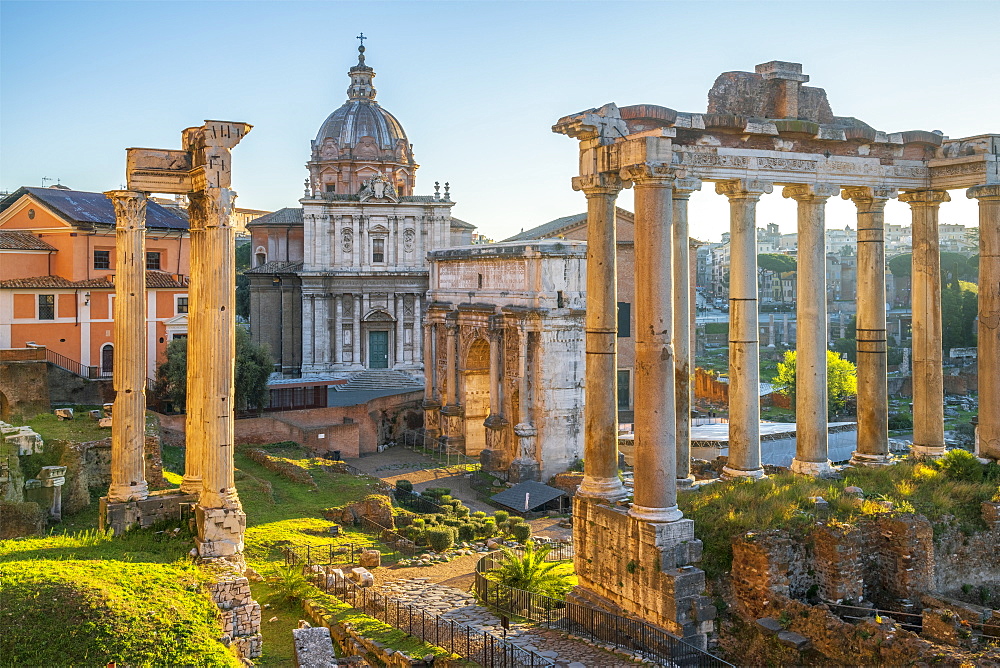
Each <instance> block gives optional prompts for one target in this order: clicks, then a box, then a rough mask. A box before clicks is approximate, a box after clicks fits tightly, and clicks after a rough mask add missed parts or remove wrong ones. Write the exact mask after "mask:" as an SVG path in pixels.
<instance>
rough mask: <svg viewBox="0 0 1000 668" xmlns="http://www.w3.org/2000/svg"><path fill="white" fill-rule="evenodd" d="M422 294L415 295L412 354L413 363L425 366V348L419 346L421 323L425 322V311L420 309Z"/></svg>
mask: <svg viewBox="0 0 1000 668" xmlns="http://www.w3.org/2000/svg"><path fill="white" fill-rule="evenodd" d="M421 297H422V295H421V293H419V292H418V293H416V294H415V295H413V344H412V346H411V348H412V350H411V352H410V357H411V361H412V362H413V363H414V364H423V361H424V354H423V347H421V346H420V345H418V344H417V336H418V332H420V331H421V329H420V328H421V323H422V322H423V321H424V316H423V311H422V310H421V307H420V299H421Z"/></svg>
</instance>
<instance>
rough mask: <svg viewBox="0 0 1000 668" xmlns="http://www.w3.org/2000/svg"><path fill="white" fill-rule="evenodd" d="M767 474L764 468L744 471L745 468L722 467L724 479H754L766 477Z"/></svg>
mask: <svg viewBox="0 0 1000 668" xmlns="http://www.w3.org/2000/svg"><path fill="white" fill-rule="evenodd" d="M766 477H767V474H766V473H764V469H762V468H761V469H753V470H750V471H744V470H743V469H731V468H729V467H728V466H723V467H722V479H723V480H741V479H743V478H751V479H753V480H761V479H762V478H766Z"/></svg>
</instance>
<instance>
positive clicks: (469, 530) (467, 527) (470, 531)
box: [458, 522, 476, 541]
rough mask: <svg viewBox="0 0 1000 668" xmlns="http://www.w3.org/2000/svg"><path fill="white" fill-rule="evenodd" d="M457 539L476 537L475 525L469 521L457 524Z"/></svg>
mask: <svg viewBox="0 0 1000 668" xmlns="http://www.w3.org/2000/svg"><path fill="white" fill-rule="evenodd" d="M458 539H459V540H465V541H469V540H475V539H476V525H475V524H472V523H471V522H465V523H463V524H460V525H458Z"/></svg>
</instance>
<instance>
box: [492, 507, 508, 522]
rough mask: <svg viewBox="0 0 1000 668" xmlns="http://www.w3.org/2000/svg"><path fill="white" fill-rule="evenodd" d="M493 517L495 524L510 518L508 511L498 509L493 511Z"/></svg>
mask: <svg viewBox="0 0 1000 668" xmlns="http://www.w3.org/2000/svg"><path fill="white" fill-rule="evenodd" d="M493 519H494V520H496V523H497V525H502V524H503V523H504V522H506V521H507V520H509V519H510V513H508V512H507V511H506V510H498V511H496V512H495V513H493Z"/></svg>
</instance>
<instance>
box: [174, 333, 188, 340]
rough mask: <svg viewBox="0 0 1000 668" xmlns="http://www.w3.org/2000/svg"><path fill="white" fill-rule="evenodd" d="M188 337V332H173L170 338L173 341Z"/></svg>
mask: <svg viewBox="0 0 1000 668" xmlns="http://www.w3.org/2000/svg"><path fill="white" fill-rule="evenodd" d="M187 337H188V335H187V334H172V335H171V336H170V340H171V341H178V340H180V339H186V338H187Z"/></svg>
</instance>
